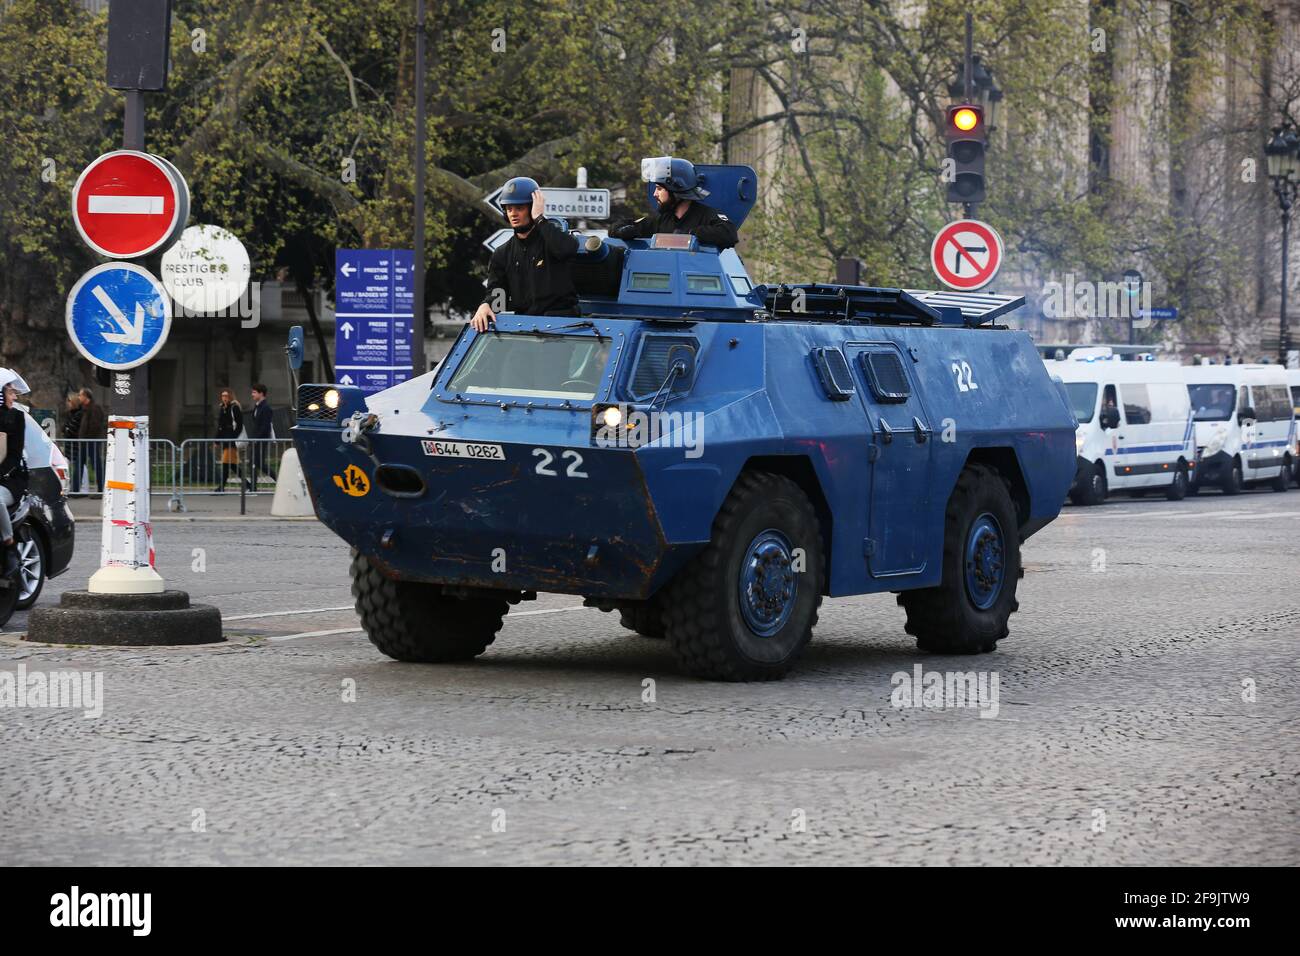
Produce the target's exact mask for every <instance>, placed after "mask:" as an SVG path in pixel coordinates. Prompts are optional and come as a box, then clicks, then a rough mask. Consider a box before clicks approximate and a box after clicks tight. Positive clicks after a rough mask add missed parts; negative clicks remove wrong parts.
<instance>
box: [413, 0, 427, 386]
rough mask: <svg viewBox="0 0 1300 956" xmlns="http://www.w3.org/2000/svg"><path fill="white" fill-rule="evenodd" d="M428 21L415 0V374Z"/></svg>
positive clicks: (420, 313)
mask: <svg viewBox="0 0 1300 956" xmlns="http://www.w3.org/2000/svg"><path fill="white" fill-rule="evenodd" d="M424 21H425V0H415V275H414V276H413V279H414V282H415V290H414V291H415V295H414V296H413V297H412V302H413V308H412V312H413V313H414V314H413V315H412V316H411V377H412V378H414V377H415V376H417V375H423V374H424V372H425V370H426V368H427V366H428V362H427V361H426V359H425V357H424V41H425V37H424Z"/></svg>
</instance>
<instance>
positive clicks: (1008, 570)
mask: <svg viewBox="0 0 1300 956" xmlns="http://www.w3.org/2000/svg"><path fill="white" fill-rule="evenodd" d="M1019 579H1020V532H1019V529H1018V526H1017V522H1016V509H1015V505H1014V504H1013V503H1012V501H1011V494H1010V492H1009V491H1008V490H1007V486H1006V483H1005V482H1004V481H1003V480H1002V478H1001V476H999V475H998V473H997V472H995V471H994V470H993V469H991V468H988V467H986V466H984V465H968V466H967V467H966V469H965V470H964V471H963V472H962V473H961V475H960V476H959V477H958V478H957V485H956V487H955V488H953V491H952V496H951V497H950V498H949V499H948V510H947V513H946V516H945V518H944V535H943V581H942V583H941V584H940V585H939V586H938V587H933V588H922V589H919V590H915V591H904V592H902V593H901V594H900V595H899V596H898V603H899V604H901V605H902V606H903V608H904V609H905V610H906V611H907V625H906V628H905V629H906V631H907V633H908V634H911V635H912V636H914V637H915V638H916V644H917V646H918V647H920V648H921V650H923V651H930V652H932V653H936V654H978V653H984V652H987V651H991V650H993V649H994V647H995V646H996V645H997V642H998V641H1000V640H1001V639H1002V638H1004V637H1006V636H1007V633H1008V629H1007V621H1008V619H1009V618H1010V617H1011V614H1012V612H1014V611H1015V610H1016V609H1017V608H1018V607H1019V604H1018V603H1017V602H1016V584H1017V582H1018V581H1019Z"/></svg>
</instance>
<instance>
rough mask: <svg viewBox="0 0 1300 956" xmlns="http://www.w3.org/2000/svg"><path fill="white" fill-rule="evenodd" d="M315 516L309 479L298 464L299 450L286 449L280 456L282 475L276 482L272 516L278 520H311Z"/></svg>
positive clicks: (272, 501)
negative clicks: (309, 489)
mask: <svg viewBox="0 0 1300 956" xmlns="http://www.w3.org/2000/svg"><path fill="white" fill-rule="evenodd" d="M315 514H316V509H315V508H313V507H312V503H311V494H310V493H309V492H308V491H307V479H306V478H304V477H303V474H302V466H301V465H300V464H299V463H298V449H296V448H289V449H286V450H285V453H284V454H283V455H282V456H280V475H279V477H278V478H276V481H275V497H274V498H272V499H271V515H272V516H273V517H276V518H310V517H312V516H313V515H315Z"/></svg>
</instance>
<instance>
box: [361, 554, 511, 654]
mask: <svg viewBox="0 0 1300 956" xmlns="http://www.w3.org/2000/svg"><path fill="white" fill-rule="evenodd" d="M351 571H352V595H353V597H355V598H356V599H357V613H358V614H360V615H361V626H362V627H363V628H365V631H366V636H367V637H369V638H370V643H372V644H374V645H375V647H377V648H379V649H380V650H381V651H383V652H384V653H385V654H387V655H388V656H389V657H392V658H395V659H396V660H399V661H415V662H422V663H433V664H442V663H449V662H451V661H467V660H469V659H471V658H473V657H477V656H478V655H479V654H482V653H483V651H485V650H486V649H487V646H488V645H489V644H491V643H492V641H493V640H494V639H495V638H496V635H497V631H499V630H501V621H502V619H503V618H504V617H505V615H506V611H507V610H509V605H508V604H507V603H506V601H505V600H504V599H499V598H465V599H462V598H453V597H447V596H446V595H444V594H442V593H441V591H440V590H439V588H438V586H437V585H436V584H420V583H417V582H414V581H393V580H391V579H389V578H386V577H384V575H383V574H381V573H380V571H379V569H378V568H376V567H375V566H374V565H372V564H371V563H370V562H369V561H368V560H367V559H366V557H365V556H364V555H361V554H356V553H355V552H354V554H353V558H352V568H351Z"/></svg>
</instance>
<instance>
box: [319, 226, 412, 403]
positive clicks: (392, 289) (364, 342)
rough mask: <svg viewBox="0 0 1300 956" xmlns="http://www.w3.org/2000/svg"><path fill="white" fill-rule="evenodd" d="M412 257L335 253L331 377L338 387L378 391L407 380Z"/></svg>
mask: <svg viewBox="0 0 1300 956" xmlns="http://www.w3.org/2000/svg"><path fill="white" fill-rule="evenodd" d="M414 268H415V253H413V252H412V251H411V250H410V249H338V250H336V251H335V253H334V310H335V311H334V375H335V378H336V379H337V380H338V383H339V384H340V385H356V386H358V387H360V388H361V389H362V391H364V392H367V393H370V392H378V391H382V390H383V389H385V388H389V387H391V386H393V385H396V384H398V383H399V382H405V381H406V380H407V379H408V378H410V377H411V340H412V330H411V309H412V307H413V301H414V298H415V292H414V284H413V276H412V273H413V270H414Z"/></svg>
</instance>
